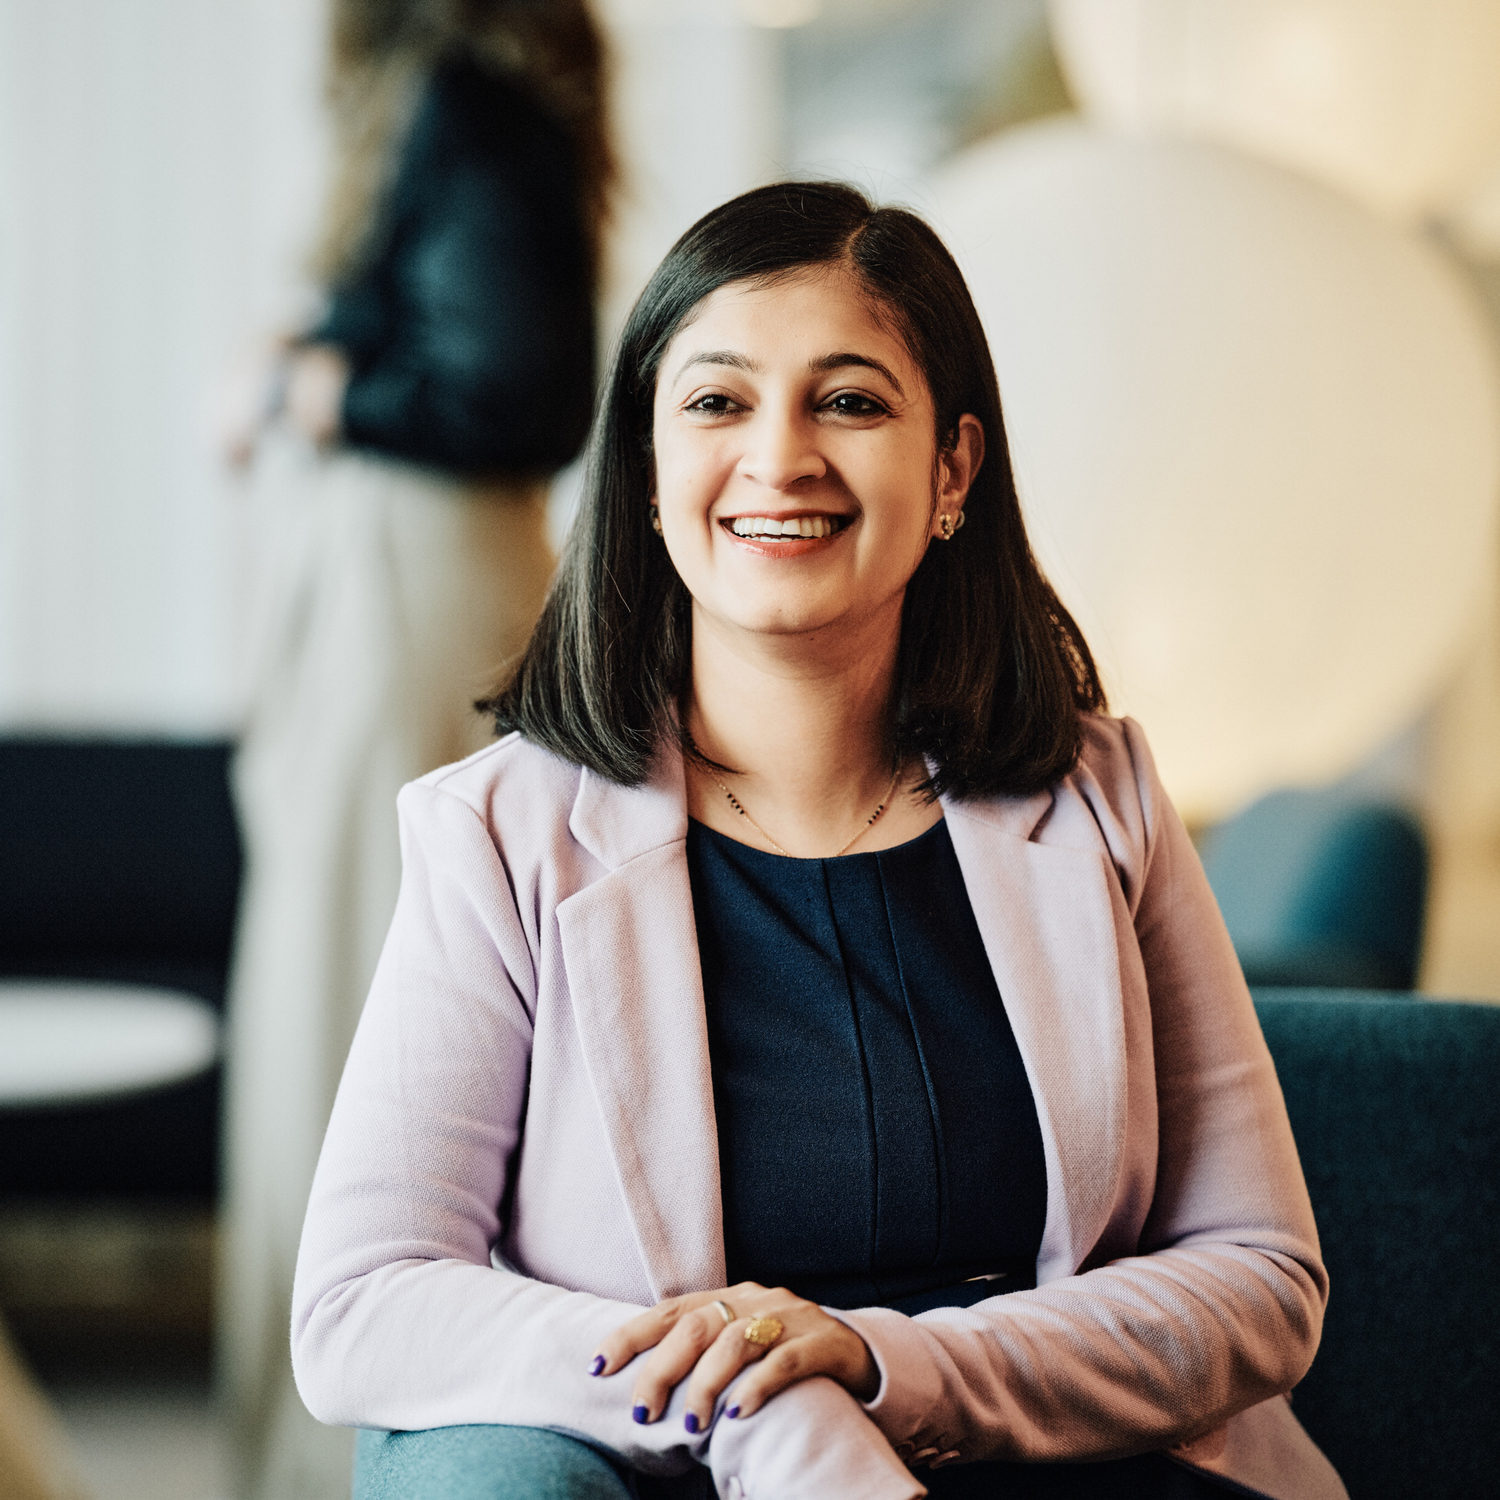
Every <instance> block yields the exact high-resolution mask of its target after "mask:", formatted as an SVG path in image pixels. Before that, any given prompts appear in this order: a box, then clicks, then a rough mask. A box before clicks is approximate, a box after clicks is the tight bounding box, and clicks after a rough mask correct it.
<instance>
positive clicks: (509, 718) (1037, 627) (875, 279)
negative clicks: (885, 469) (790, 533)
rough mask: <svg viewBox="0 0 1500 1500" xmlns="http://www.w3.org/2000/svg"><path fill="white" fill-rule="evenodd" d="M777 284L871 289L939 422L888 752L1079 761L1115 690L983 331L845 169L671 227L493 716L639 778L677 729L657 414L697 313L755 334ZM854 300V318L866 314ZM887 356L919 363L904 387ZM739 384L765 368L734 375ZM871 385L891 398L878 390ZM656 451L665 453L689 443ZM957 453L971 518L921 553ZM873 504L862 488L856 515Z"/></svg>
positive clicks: (675, 576) (946, 262)
mask: <svg viewBox="0 0 1500 1500" xmlns="http://www.w3.org/2000/svg"><path fill="white" fill-rule="evenodd" d="M778 287H779V288H782V289H794V290H795V292H796V293H797V294H798V295H802V296H803V297H804V304H803V305H804V307H807V308H813V307H816V299H817V297H818V296H819V293H820V289H821V290H822V291H825V292H826V291H829V290H831V289H838V290H839V292H840V293H841V294H842V295H843V297H844V302H845V303H846V304H848V303H849V302H851V301H857V303H858V304H859V305H860V308H862V310H863V312H864V315H865V317H864V326H865V329H866V332H867V336H866V337H865V339H864V342H865V343H866V344H868V345H871V346H873V344H874V343H875V342H876V341H877V338H876V333H877V331H878V332H883V334H884V338H885V343H884V347H885V349H886V350H887V352H888V353H889V354H890V358H889V359H887V360H877V361H875V362H876V363H879V364H883V365H885V366H886V374H887V375H891V374H894V375H897V376H898V383H900V384H901V385H902V390H901V393H900V396H899V397H898V398H897V400H898V404H899V402H901V401H905V402H908V403H914V405H908V407H907V408H906V409H907V410H908V412H910V411H913V410H916V409H920V410H921V411H923V412H924V413H926V414H927V418H928V420H930V422H931V427H930V430H929V433H928V434H927V435H925V436H924V441H925V442H926V450H925V451H926V452H928V453H929V454H930V455H931V456H932V460H933V466H932V468H931V470H929V471H928V474H929V477H928V484H927V486H926V487H925V489H924V492H923V494H922V496H921V503H922V504H923V505H925V506H926V507H927V509H926V512H925V517H924V532H923V535H922V538H921V542H922V545H921V546H920V547H917V548H916V550H915V552H914V555H913V556H912V558H911V560H910V561H911V564H912V568H913V570H911V571H910V577H909V581H908V582H905V584H904V594H903V596H902V598H901V601H900V609H901V645H900V651H899V658H898V663H897V669H896V681H895V684H894V695H893V713H892V723H891V741H892V751H893V755H895V756H896V757H898V758H905V757H907V756H910V755H913V754H923V755H925V756H927V758H928V759H929V761H930V762H931V763H932V764H933V767H934V776H933V782H934V785H935V786H936V787H937V788H938V789H939V790H944V791H951V792H953V793H954V794H956V795H960V796H965V795H970V796H972V795H981V794H986V793H1002V792H1013V793H1014V792H1027V791H1031V790H1036V789H1038V788H1040V787H1041V786H1043V785H1046V784H1047V783H1049V782H1050V781H1052V780H1054V779H1055V778H1056V777H1057V776H1058V775H1060V774H1062V773H1063V772H1064V771H1065V770H1066V769H1067V768H1068V766H1070V765H1071V763H1072V761H1073V759H1074V758H1075V756H1076V752H1077V745H1078V726H1077V710H1078V709H1079V708H1080V707H1098V706H1100V705H1102V701H1103V695H1102V693H1101V691H1100V689H1099V684H1098V679H1097V676H1096V675H1095V673H1094V669H1093V664H1092V661H1091V660H1090V658H1089V656H1088V650H1087V647H1086V646H1085V644H1084V642H1083V639H1082V637H1081V635H1080V634H1079V633H1078V631H1077V628H1076V626H1074V624H1073V622H1072V620H1071V619H1070V618H1069V617H1068V615H1067V613H1066V611H1064V610H1063V609H1062V607H1061V605H1060V604H1059V603H1058V602H1057V600H1056V597H1055V596H1054V595H1053V593H1052V591H1051V589H1050V588H1049V587H1048V586H1047V584H1046V582H1045V581H1044V580H1043V579H1042V577H1041V576H1040V573H1039V572H1038V570H1037V568H1036V564H1035V562H1034V561H1033V559H1032V556H1031V552H1030V548H1029V546H1028V544H1027V541H1026V536H1025V530H1024V527H1023V525H1022V521H1021V515H1020V509H1019V506H1018V504H1017V501H1016V495H1015V488H1014V483H1013V481H1012V477H1011V471H1010V463H1009V458H1008V454H1007V451H1006V445H1005V431H1004V423H1003V419H1002V417H1001V411H1000V399H999V393H998V390H997V387H996V382H995V374H994V366H993V362H992V360H991V358H990V354H989V349H988V345H987V343H986V340H985V337H984V332H983V329H982V328H981V326H980V323H979V319H978V316H977V314H976V312H975V310H974V306H973V302H972V300H971V299H970V297H969V294H968V290H967V288H966V287H965V285H964V282H963V278H962V276H961V274H960V273H959V270H958V268H957V266H956V265H955V264H954V262H953V259H952V257H951V256H950V255H949V254H948V252H947V251H946V249H944V247H943V245H942V243H941V241H940V240H939V239H938V238H937V236H936V235H935V234H934V233H933V231H932V230H931V229H930V228H929V227H928V226H927V225H926V224H925V223H923V222H922V221H921V220H920V219H918V218H917V217H916V216H915V215H913V214H910V213H907V212H905V211H903V210H900V209H884V208H882V209H877V208H875V207H873V206H872V205H871V204H870V203H869V202H868V201H867V200H866V199H865V198H864V197H863V196H862V195H861V194H859V193H858V192H856V191H855V190H854V189H852V188H849V187H845V186H843V185H840V184H833V183H782V184H777V185H775V186H772V187H766V188H760V189H757V190H755V191H754V192H751V193H746V194H744V195H742V196H741V197H739V198H736V199H734V200H733V201H731V202H730V203H727V204H725V205H723V206H722V207H721V208H718V209H716V210H714V211H713V212H712V213H710V214H708V215H706V216H705V217H704V218H703V219H702V220H700V221H699V222H698V223H697V224H695V225H694V226H693V228H692V229H690V230H689V231H688V232H687V233H686V234H685V235H684V236H683V237H682V239H681V240H679V241H678V243H677V244H676V245H675V246H674V247H673V248H672V250H671V252H670V253H669V254H668V255H667V257H666V259H665V260H664V261H663V262H662V264H661V266H660V267H659V268H658V270H657V272H656V274H655V275H654V276H653V277H652V279H651V281H650V283H649V284H648V285H647V287H646V289H645V291H644V292H643V293H642V294H641V297H640V299H639V301H638V302H637V303H636V306H635V308H634V310H633V311H632V313H631V316H630V318H629V320H628V321H627V324H626V327H625V330H624V332H623V334H622V336H621V339H620V344H619V349H618V353H617V355H616V359H615V363H614V367H613V369H612V371H611V374H610V377H609V381H608V384H607V387H606V389H605V391H604V394H603V399H602V405H601V409H600V412H599V416H598V420H597V424H596V430H595V437H594V445H593V449H592V453H591V460H590V479H589V483H588V486H587V493H586V496H585V499H584V502H583V505H582V508H581V510H580V513H579V516H578V518H577V520H576V522H575V524H574V528H573V532H572V534H571V536H570V538H569V543H568V547H567V550H566V553H565V556H564V559H563V564H562V568H561V571H560V574H559V578H558V582H557V584H556V586H555V588H554V591H553V595H552V598H551V600H550V601H549V604H548V607H547V610H546V613H545V614H544V616H543V619H542V622H541V624H540V625H539V627H538V630H537V633H536V635H535V637H534V638H533V641H532V644H531V647H530V648H529V650H528V652H527V654H526V656H525V658H524V659H523V661H522V663H521V665H520V667H519V669H518V671H517V673H516V675H515V677H514V678H513V680H512V682H511V683H510V684H509V686H508V687H507V688H506V689H505V691H504V692H503V693H502V694H501V695H500V696H499V697H498V698H497V699H496V700H495V703H494V707H495V708H496V711H497V719H498V722H499V724H500V726H501V727H502V728H506V729H508V728H518V729H521V730H522V731H523V732H525V733H526V734H528V735H529V736H530V737H532V738H534V739H536V740H538V741H540V742H541V743H543V744H546V745H548V746H549V747H550V748H553V749H555V750H557V751H559V753H561V754H564V755H566V756H568V757H569V758H571V759H574V760H578V761H581V762H583V763H585V764H588V765H590V766H592V767H593V768H594V769H596V770H598V771H600V772H601V773H602V774H604V775H607V776H610V777H611V778H612V779H615V780H619V781H623V782H634V781H638V780H640V779H641V778H642V777H643V776H644V775H645V774H646V771H647V768H648V766H649V760H650V756H651V754H652V752H653V750H654V748H655V745H656V742H657V740H658V739H659V738H660V736H661V735H662V734H663V733H665V732H670V729H669V726H670V724H671V721H672V713H673V710H674V709H675V708H676V707H677V705H678V704H679V702H680V700H681V696H682V694H683V692H684V690H685V688H686V684H687V673H688V668H689V663H690V638H691V614H692V597H691V594H690V592H689V588H688V585H687V584H686V583H684V580H683V577H682V576H681V575H680V573H679V570H678V568H677V567H675V566H674V565H673V561H672V557H671V555H670V554H669V552H668V549H667V547H666V546H664V544H663V539H662V538H661V537H659V536H657V535H656V534H655V533H654V532H653V531H652V529H651V523H650V502H651V500H652V499H653V497H654V496H655V494H656V491H657V480H658V464H657V459H658V454H657V451H656V445H657V442H658V440H659V435H660V434H662V433H663V431H664V429H661V428H660V427H659V426H658V424H659V422H660V421H661V420H662V417H663V412H664V410H665V411H667V412H669V413H670V412H673V411H675V410H676V408H673V407H672V405H671V403H670V402H668V401H666V400H665V399H664V398H665V396H666V394H667V392H666V388H665V386H663V384H662V382H663V381H664V380H666V381H668V382H671V383H673V385H674V389H673V391H672V393H671V394H672V397H673V399H674V400H675V399H676V398H677V397H680V396H683V395H684V394H686V395H687V396H688V397H690V396H691V391H690V390H689V391H687V392H686V393H684V391H683V390H682V389H680V386H681V378H680V372H679V370H678V368H677V366H678V365H680V364H682V363H683V360H684V357H685V358H686V359H692V358H694V355H695V354H701V353H703V352H704V351H696V350H693V351H688V350H687V345H686V344H685V343H684V339H687V342H688V343H691V342H693V340H692V338H691V336H690V335H691V331H692V330H693V328H694V325H695V324H697V323H700V322H703V323H716V324H719V325H722V326H724V327H737V328H749V329H750V330H751V333H750V336H751V337H754V332H753V328H754V316H755V308H756V303H757V298H758V297H759V300H760V302H761V304H762V307H761V311H762V313H764V311H765V307H764V304H765V300H766V299H765V297H764V296H763V295H761V294H763V293H766V292H769V291H771V290H773V289H776V288H778ZM851 294H852V297H851ZM809 297H810V298H812V299H813V300H812V301H811V302H809V301H807V300H806V299H807V298H809ZM780 300H781V302H782V304H783V305H785V296H784V295H783V296H782V298H781V299H780ZM846 312H847V317H846V319H845V322H846V324H849V326H853V324H852V323H850V320H851V319H852V320H854V321H855V322H857V321H858V313H857V312H856V311H855V310H854V309H853V308H848V307H847V306H846ZM725 316H728V317H729V318H730V323H728V324H725V323H723V319H724V317H725ZM746 317H749V318H750V319H751V322H750V323H746V322H745V319H746ZM735 318H738V319H739V322H738V323H735V322H734V319H735ZM762 321H764V319H762ZM787 332H788V336H789V338H793V336H794V332H795V331H794V330H791V329H789V330H788V331H787ZM833 336H834V328H833V327H832V326H830V329H829V337H833ZM674 341H676V342H675V344H674ZM783 342H784V343H786V347H787V348H788V349H789V348H790V347H791V345H790V343H788V342H786V341H783ZM762 347H766V348H769V347H770V345H767V344H764V343H763V345H762ZM809 347H810V346H809ZM669 351H670V353H671V356H672V357H671V360H670V361H669V360H668V355H669ZM891 351H894V353H891ZM710 352H711V351H710ZM813 352H815V351H813ZM839 352H840V353H844V352H849V351H839ZM853 352H855V353H856V354H861V353H863V352H865V351H860V350H856V351H853ZM893 363H898V364H902V365H903V368H904V369H905V370H906V372H907V379H906V381H905V382H904V383H901V382H899V374H900V372H899V371H897V370H893V369H891V368H890V366H891V364H893ZM825 373H828V374H829V376H830V380H829V381H828V382H827V384H828V387H829V389H828V391H827V392H820V391H819V390H818V389H815V388H814V387H815V386H816V382H810V383H809V385H808V392H807V398H808V400H809V402H813V403H814V404H815V402H816V399H817V398H819V397H820V395H827V394H833V393H836V392H837V391H838V390H841V389H844V388H845V387H846V386H848V385H850V384H851V383H852V384H853V385H855V386H857V387H858V389H859V390H860V391H861V392H863V391H865V390H866V388H867V386H869V385H870V382H871V381H875V382H876V383H877V384H878V376H877V375H870V376H867V377H865V376H862V377H861V378H860V379H859V380H855V381H852V382H851V381H850V378H849V375H848V373H847V372H845V371H843V370H839V371H829V372H825ZM913 376H914V377H915V380H913V378H912V377H913ZM688 378H689V380H691V376H689V377H688ZM736 378H752V377H751V376H749V375H746V374H745V372H743V371H740V372H738V373H737V375H736ZM911 387H919V388H911ZM882 389H883V390H884V389H885V388H882ZM870 393H871V394H873V395H875V396H876V397H877V399H883V397H882V392H881V391H880V390H874V389H871V392H870ZM726 394H727V395H729V396H730V398H731V399H732V392H727V393H726ZM885 394H886V395H889V394H890V393H889V391H888V390H885ZM855 404H856V405H857V404H858V403H857V402H856V403H855ZM811 409H812V408H811V406H810V407H809V410H811ZM966 419H968V420H967V421H966ZM670 430H671V429H670V428H668V429H665V431H666V432H668V433H669V432H670ZM966 433H967V434H968V435H967V436H966ZM981 435H982V441H981V442H979V443H978V444H976V441H975V439H976V437H978V436H981ZM670 440H671V441H673V442H675V441H676V439H675V438H671V439H670ZM692 441H693V440H692V439H691V438H690V439H689V443H688V448H689V451H690V450H691V443H692ZM908 448H909V441H908ZM976 449H977V451H976ZM981 452H982V454H983V462H982V464H979V465H978V466H977V473H972V471H973V469H974V468H975V463H974V461H973V460H975V459H977V457H978V455H979V453H981ZM965 453H967V454H968V461H967V463H965V461H964V455H965ZM660 457H661V458H662V459H663V460H664V462H665V463H671V462H675V461H676V459H677V458H678V457H679V454H678V452H677V451H676V450H674V452H673V453H671V454H669V453H666V452H663V453H662V454H661V455H660ZM813 462H814V466H815V467H816V464H817V463H818V462H821V460H816V459H815V460H813ZM955 462H956V463H957V466H958V468H959V469H964V470H965V471H966V472H965V475H964V477H965V478H966V479H967V480H968V482H967V483H966V485H964V486H962V487H961V488H962V489H963V491H964V492H963V493H962V494H958V495H957V502H956V503H961V505H962V508H963V513H964V526H963V530H962V531H961V532H960V533H958V534H957V535H956V536H955V537H954V539H953V540H952V541H951V542H947V543H938V544H936V545H932V546H926V536H927V535H928V534H929V533H930V530H932V529H936V527H937V526H938V524H939V523H938V518H937V514H936V510H937V509H938V508H939V499H940V494H939V492H940V491H941V488H942V483H943V476H944V474H945V473H946V474H948V475H949V476H950V477H951V474H952V471H953V464H954V463H955ZM809 472H811V471H809ZM971 473H972V477H971V478H970V477H969V475H970V474H971ZM663 477H669V476H668V473H667V470H666V469H664V470H663ZM814 482H815V483H817V481H814ZM675 493H676V492H675V490H674V494H675ZM955 493H956V492H953V491H951V488H950V492H949V495H950V498H949V500H948V501H945V502H942V503H943V504H946V505H947V507H948V509H949V510H950V511H951V510H953V509H955V508H956V504H955V501H954V498H953V496H954V494H955ZM668 498H669V497H668V496H666V495H665V494H664V495H663V500H664V505H665V502H666V501H667V500H668ZM860 505H861V502H860V500H859V497H858V495H857V494H856V495H855V496H854V498H853V501H852V502H851V503H850V504H848V505H845V506H844V507H843V508H844V509H845V510H850V511H852V510H855V509H858V508H859V507H860ZM731 508H732V507H731ZM665 519H666V520H667V522H668V524H669V525H670V521H671V518H670V517H665ZM710 519H712V520H715V521H717V520H721V519H725V517H724V516H723V515H716V516H714V517H711V518H710ZM923 548H925V551H924V550H923ZM677 550H678V552H679V553H680V554H681V553H682V551H683V549H682V547H681V546H679V547H678V549H677ZM918 559H919V560H918ZM686 571H687V572H688V573H689V575H691V574H692V571H693V568H692V566H691V565H688V566H687V567H686Z"/></svg>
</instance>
